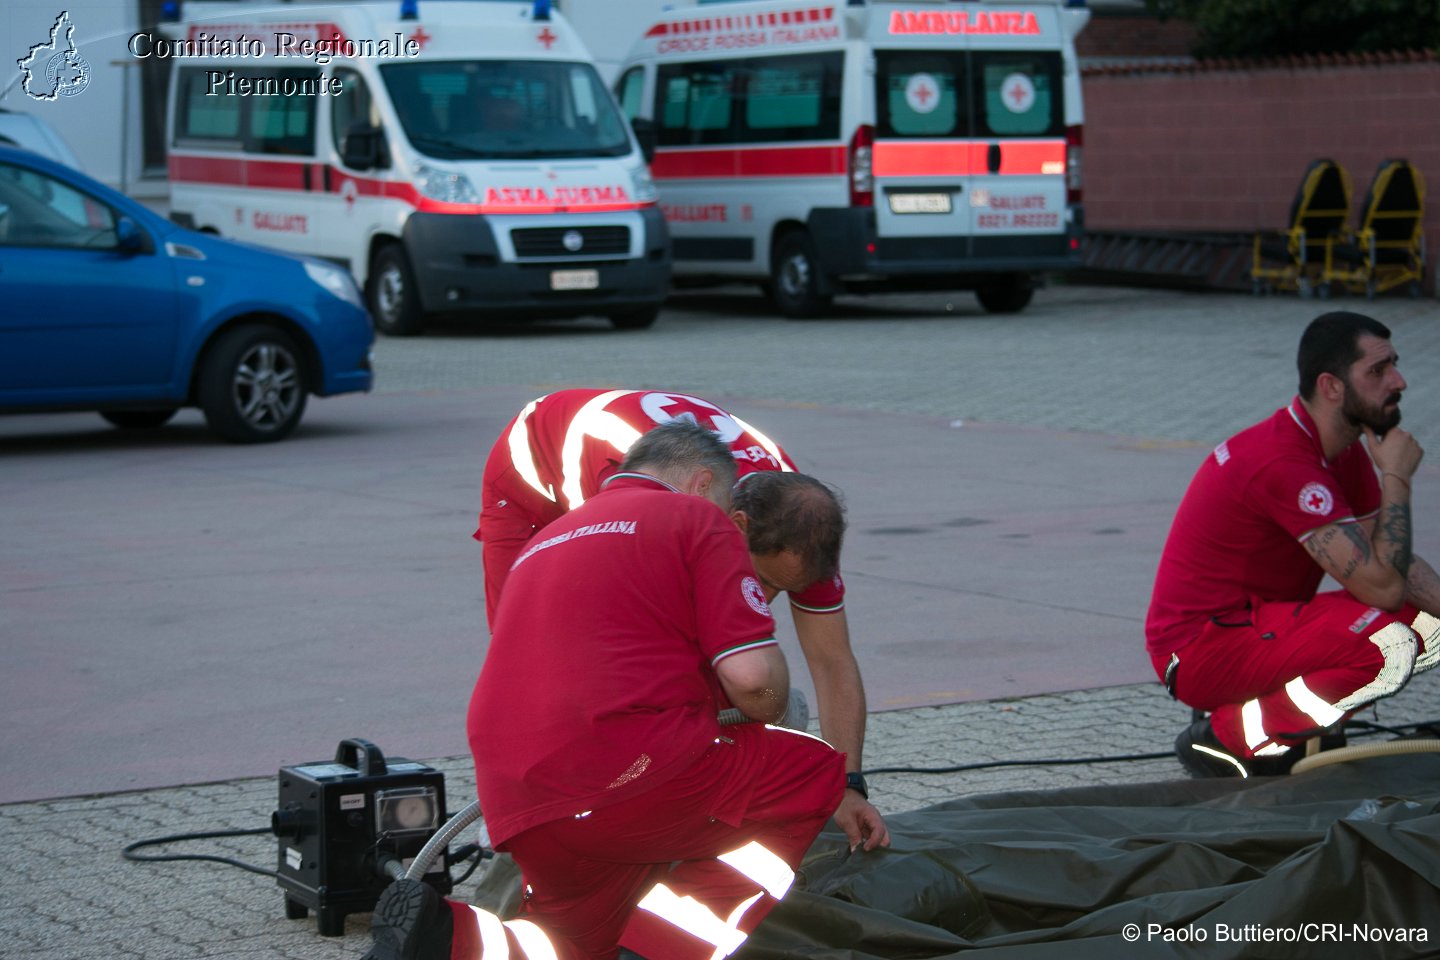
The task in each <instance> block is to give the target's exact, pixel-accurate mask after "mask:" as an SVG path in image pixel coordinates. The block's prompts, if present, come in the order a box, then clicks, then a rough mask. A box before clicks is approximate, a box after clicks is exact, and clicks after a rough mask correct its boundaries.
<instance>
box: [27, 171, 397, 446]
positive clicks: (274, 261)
mask: <svg viewBox="0 0 1440 960" xmlns="http://www.w3.org/2000/svg"><path fill="white" fill-rule="evenodd" d="M374 340H375V333H374V328H373V326H372V325H371V322H370V315H369V314H368V313H367V312H366V310H365V305H364V301H363V300H362V298H361V295H360V291H359V290H358V289H357V287H356V285H355V281H354V280H353V279H352V278H351V276H350V274H349V273H348V272H347V271H346V270H344V269H342V268H340V267H337V266H335V265H334V264H331V263H327V262H325V261H322V260H313V259H307V258H302V257H294V256H289V255H287V254H281V253H276V252H273V251H270V250H262V249H260V248H259V247H252V246H248V245H245V244H241V243H235V242H232V241H229V240H222V239H220V238H219V237H215V236H210V235H208V234H201V233H195V232H192V231H189V230H185V229H182V228H181V227H178V226H176V225H175V224H173V223H170V222H169V221H168V220H166V219H165V218H163V217H161V216H159V215H157V214H155V213H154V212H152V211H150V210H149V209H147V208H146V207H144V206H142V205H141V204H139V203H136V202H135V201H133V200H131V199H130V198H128V197H126V196H124V195H123V194H120V193H117V192H116V191H114V190H111V189H109V188H108V187H106V186H104V185H103V184H101V183H97V182H96V181H95V180H92V179H91V178H89V177H87V176H85V175H84V174H82V173H79V172H77V171H75V170H72V169H70V168H69V167H66V166H63V165H61V164H58V163H55V162H53V161H50V160H47V159H46V158H44V157H41V156H39V155H37V154H33V153H30V152H29V151H26V150H19V149H12V148H8V147H0V413H35V412H40V411H51V410H95V411H98V412H99V413H100V415H101V416H103V417H104V418H105V419H106V420H108V421H110V422H111V423H113V424H115V425H116V426H118V427H126V428H153V427H158V426H160V425H162V424H164V423H165V422H167V421H168V420H169V419H170V418H171V417H173V416H174V415H175V411H176V410H178V409H179V408H180V407H186V406H198V407H199V408H200V409H201V410H202V411H203V412H204V414H205V420H206V423H207V424H208V425H209V427H210V429H211V430H212V431H213V432H214V433H216V434H218V435H219V436H220V437H223V438H224V439H226V440H229V441H232V442H235V443H259V442H265V441H270V440H279V439H281V438H282V437H285V436H287V435H289V434H290V433H291V431H293V430H294V429H295V427H296V425H297V424H298V423H299V422H300V417H301V415H302V414H303V413H304V412H305V402H306V400H307V398H308V397H309V395H310V394H312V393H313V394H315V395H316V396H321V397H328V396H332V395H334V394H338V393H351V392H355V391H364V390H369V389H370V387H371V384H372V382H373V380H374V375H373V373H372V372H371V369H370V349H371V346H372V345H373V343H374Z"/></svg>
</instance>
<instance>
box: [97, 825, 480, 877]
mask: <svg viewBox="0 0 1440 960" xmlns="http://www.w3.org/2000/svg"><path fill="white" fill-rule="evenodd" d="M273 833H274V830H273V829H272V828H271V827H256V828H254V829H251V830H208V831H204V832H201V833H172V834H170V835H169V836H167V837H152V838H151V839H149V840H137V841H135V842H134V843H132V844H130V845H128V846H127V847H125V848H124V849H123V850H121V851H120V855H121V856H122V857H124V858H125V859H126V860H131V861H134V862H136V863H168V862H173V861H177V860H206V861H209V862H211V863H223V864H226V865H227V866H231V867H239V868H240V869H241V870H248V871H250V872H251V873H258V874H259V875H260V876H262V877H271V878H276V877H278V876H279V874H278V873H277V872H276V871H274V870H269V869H266V868H265V867H257V866H255V864H253V863H246V862H245V861H244V860H236V859H234V858H232V857H222V856H218V855H216V854H212V853H136V851H137V850H140V849H142V848H144V847H158V846H162V845H164V844H167V843H183V842H185V841H187V840H218V839H222V838H225V837H255V836H260V835H261V834H273ZM490 856H493V854H492V853H491V852H490V851H489V850H486V849H484V848H483V847H481V846H480V845H479V844H476V843H468V844H466V845H465V846H463V847H460V848H459V849H458V850H456V852H455V854H454V856H452V857H451V863H452V865H453V864H458V863H464V862H465V861H466V860H468V859H470V858H471V857H474V858H475V862H474V863H472V864H471V865H470V869H468V870H466V871H465V873H464V874H463V875H462V876H461V877H460V879H459V880H456V881H454V882H455V883H457V884H458V883H464V882H465V881H466V880H468V879H469V878H470V874H472V873H474V872H475V868H476V867H478V866H480V863H481V861H482V860H484V859H486V858H487V857H490Z"/></svg>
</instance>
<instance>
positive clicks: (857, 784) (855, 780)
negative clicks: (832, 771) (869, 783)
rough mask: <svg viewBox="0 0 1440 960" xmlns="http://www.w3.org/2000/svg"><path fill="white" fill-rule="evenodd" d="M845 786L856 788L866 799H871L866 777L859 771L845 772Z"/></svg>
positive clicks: (848, 788)
mask: <svg viewBox="0 0 1440 960" xmlns="http://www.w3.org/2000/svg"><path fill="white" fill-rule="evenodd" d="M845 788H846V789H847V790H854V791H855V792H856V793H858V794H860V796H862V797H864V798H865V799H866V800H869V799H870V791H869V790H867V789H866V788H865V777H864V776H862V775H861V774H858V773H847V774H845Z"/></svg>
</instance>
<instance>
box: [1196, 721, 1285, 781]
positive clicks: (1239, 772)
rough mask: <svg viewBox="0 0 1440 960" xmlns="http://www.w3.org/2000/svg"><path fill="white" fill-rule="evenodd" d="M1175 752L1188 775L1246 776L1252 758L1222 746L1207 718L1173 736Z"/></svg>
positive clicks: (1249, 772)
mask: <svg viewBox="0 0 1440 960" xmlns="http://www.w3.org/2000/svg"><path fill="white" fill-rule="evenodd" d="M1291 752H1293V751H1291ZM1175 755H1176V756H1178V757H1179V758H1180V765H1181V766H1183V767H1184V768H1185V770H1186V771H1187V772H1188V773H1189V774H1190V776H1192V777H1241V778H1244V777H1248V776H1250V774H1251V769H1250V768H1251V766H1252V765H1253V764H1254V761H1253V760H1251V761H1244V760H1241V759H1240V758H1239V757H1237V756H1235V755H1234V754H1233V753H1231V752H1230V751H1229V750H1227V749H1225V747H1224V745H1222V744H1221V743H1220V738H1219V737H1217V736H1215V728H1214V727H1212V726H1210V718H1209V717H1204V718H1202V719H1200V720H1196V721H1195V722H1194V723H1192V724H1190V726H1188V727H1186V728H1185V729H1184V730H1181V731H1180V736H1178V737H1176V738H1175ZM1255 772H1256V773H1258V772H1259V771H1258V770H1257V771H1255Z"/></svg>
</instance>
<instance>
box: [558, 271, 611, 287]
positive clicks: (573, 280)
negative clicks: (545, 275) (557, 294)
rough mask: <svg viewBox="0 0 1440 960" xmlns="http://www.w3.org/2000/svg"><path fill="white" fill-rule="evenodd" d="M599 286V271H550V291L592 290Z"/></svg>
mask: <svg viewBox="0 0 1440 960" xmlns="http://www.w3.org/2000/svg"><path fill="white" fill-rule="evenodd" d="M599 286H600V271H599V270H551V271H550V289H551V290H594V289H596V288H597V287H599Z"/></svg>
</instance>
